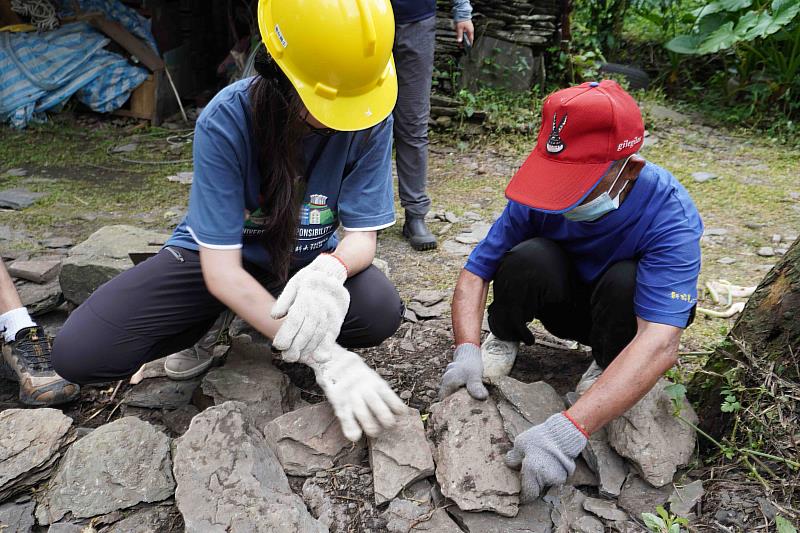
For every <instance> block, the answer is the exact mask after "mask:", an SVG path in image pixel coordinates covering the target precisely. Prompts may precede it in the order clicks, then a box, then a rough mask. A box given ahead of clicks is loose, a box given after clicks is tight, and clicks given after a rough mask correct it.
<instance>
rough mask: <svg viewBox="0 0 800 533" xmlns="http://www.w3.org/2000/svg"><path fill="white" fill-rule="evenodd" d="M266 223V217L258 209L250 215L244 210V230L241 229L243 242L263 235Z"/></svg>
mask: <svg viewBox="0 0 800 533" xmlns="http://www.w3.org/2000/svg"><path fill="white" fill-rule="evenodd" d="M266 221H267V216H266V215H265V214H264V212H263V211H262V210H261V208H260V207H259V208H258V209H256V210H255V211H253V212H252V213H251V212H250V211H248V210H246V209H245V211H244V228H242V237H243V238H244V240H245V241H247V240H250V239H255V238H259V237H261V236H262V235H263V234H264V224H265V223H266Z"/></svg>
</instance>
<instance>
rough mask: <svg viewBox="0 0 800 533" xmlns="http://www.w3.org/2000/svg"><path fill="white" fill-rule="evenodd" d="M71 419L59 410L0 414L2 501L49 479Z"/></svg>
mask: <svg viewBox="0 0 800 533" xmlns="http://www.w3.org/2000/svg"><path fill="white" fill-rule="evenodd" d="M71 426H72V419H70V418H69V417H67V416H64V414H63V413H62V412H61V411H59V410H57V409H6V410H5V411H3V412H0V501H4V500H6V499H8V498H9V497H10V496H13V495H14V494H15V493H17V492H21V491H23V490H25V489H27V488H28V487H32V486H34V485H35V484H36V483H37V482H38V481H40V480H41V479H44V478H46V477H47V476H49V475H50V471H51V470H52V467H53V464H54V463H55V461H56V460H57V459H58V458H59V457H60V450H61V448H62V447H63V446H64V445H65V444H67V443H69V442H70V441H71V440H72V438H73V437H71V436H70V435H69V429H70V427H71Z"/></svg>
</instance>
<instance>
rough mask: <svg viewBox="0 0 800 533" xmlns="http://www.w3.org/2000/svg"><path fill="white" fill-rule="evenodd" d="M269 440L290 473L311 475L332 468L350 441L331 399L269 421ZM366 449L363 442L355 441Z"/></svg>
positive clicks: (267, 429)
mask: <svg viewBox="0 0 800 533" xmlns="http://www.w3.org/2000/svg"><path fill="white" fill-rule="evenodd" d="M264 436H265V437H266V439H267V443H268V444H269V445H270V448H271V449H272V451H273V452H274V453H275V455H276V457H277V458H278V460H279V461H280V463H281V465H282V466H283V469H284V470H285V471H286V473H287V474H289V475H291V476H312V475H314V474H315V473H316V472H318V471H320V470H327V469H328V468H332V467H333V466H334V463H335V462H336V460H337V459H338V458H339V457H341V456H342V455H343V454H344V453H346V452H348V451H349V449H350V447H351V444H352V443H351V442H350V441H349V440H347V438H346V437H345V436H344V434H343V433H342V428H341V425H340V424H339V420H338V419H337V418H336V415H334V413H333V408H331V405H330V404H329V403H328V402H322V403H317V404H314V405H309V406H308V407H303V408H302V409H297V410H296V411H291V412H289V413H286V414H285V415H282V416H279V417H277V418H275V419H274V420H272V421H270V422H268V423H267V425H266V427H265V428H264ZM356 446H358V447H359V448H362V449H363V442H360V443H358V444H356Z"/></svg>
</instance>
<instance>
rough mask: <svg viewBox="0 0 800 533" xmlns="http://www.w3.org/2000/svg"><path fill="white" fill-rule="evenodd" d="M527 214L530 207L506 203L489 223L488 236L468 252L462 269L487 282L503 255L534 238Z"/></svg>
mask: <svg viewBox="0 0 800 533" xmlns="http://www.w3.org/2000/svg"><path fill="white" fill-rule="evenodd" d="M531 215H532V212H531V209H530V208H527V207H525V206H523V205H521V204H518V203H516V202H508V204H507V205H506V208H505V209H504V210H503V213H502V214H501V215H500V217H499V218H498V219H497V220H495V222H494V224H492V227H491V229H490V230H489V234H488V235H487V236H486V238H485V239H483V240H482V241H481V242H480V243H478V245H477V246H476V247H475V249H474V250H472V253H471V254H470V256H469V259H467V264H466V265H464V268H465V269H467V270H468V271H470V272H472V273H473V274H475V275H476V276H478V277H480V278H482V279H484V280H486V281H491V279H492V278H493V277H494V274H495V272H497V267H498V266H499V265H500V260H501V259H502V258H503V255H505V253H506V252H507V251H509V250H510V249H512V248H513V247H514V246H516V245H518V244H519V243H521V242H522V241H525V240H528V239H530V238H532V237H534V235H535V233H536V229H535V228H536V226H535V224H534V221H533V220H532V219H531Z"/></svg>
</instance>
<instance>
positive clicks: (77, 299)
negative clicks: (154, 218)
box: [59, 225, 170, 305]
mask: <svg viewBox="0 0 800 533" xmlns="http://www.w3.org/2000/svg"><path fill="white" fill-rule="evenodd" d="M169 237H170V235H167V234H164V233H157V232H154V231H147V230H144V229H141V228H136V227H134V226H125V225H118V226H105V227H103V228H100V229H99V230H97V231H95V232H94V233H93V234H92V235H91V236H90V237H89V238H88V239H86V240H85V241H84V242H82V243H80V244H78V245H77V246H75V247H74V248H72V250H70V252H69V254H67V257H66V258H64V262H63V265H62V267H61V274H60V275H59V280H60V281H61V288H62V289H63V291H64V296H65V297H66V298H67V300H69V301H70V302H72V303H74V304H76V305H80V304H82V303H83V302H84V301H85V300H86V298H88V297H89V295H90V294H92V293H93V292H94V291H95V290H96V289H97V287H99V286H100V285H102V284H103V283H105V282H107V281H108V280H110V279H111V278H113V277H114V276H116V275H118V274H120V273H121V272H124V271H125V270H128V269H129V268H131V267H133V262H132V261H131V259H130V257H129V256H128V254H129V253H131V252H138V253H148V252H149V253H155V252H158V251H159V250H160V249H161V247H162V246H163V245H164V243H165V242H167V239H169Z"/></svg>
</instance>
